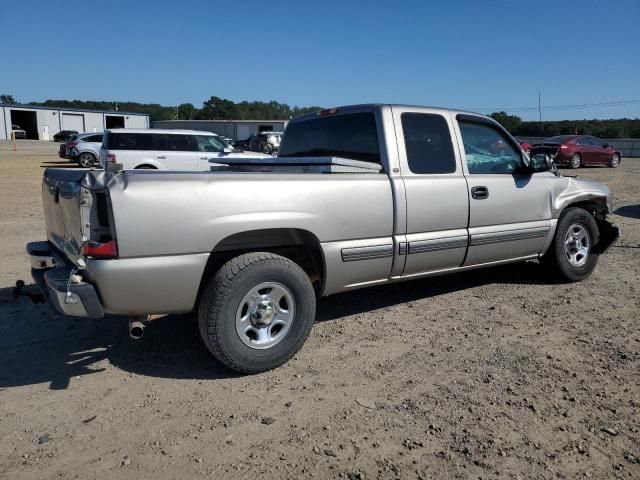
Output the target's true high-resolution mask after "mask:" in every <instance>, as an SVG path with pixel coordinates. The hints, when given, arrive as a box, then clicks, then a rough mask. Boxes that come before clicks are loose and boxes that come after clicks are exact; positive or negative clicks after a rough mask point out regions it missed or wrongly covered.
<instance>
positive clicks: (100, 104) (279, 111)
mask: <svg viewBox="0 0 640 480" xmlns="http://www.w3.org/2000/svg"><path fill="white" fill-rule="evenodd" d="M0 103H17V102H16V101H15V98H14V97H13V96H12V95H4V94H3V95H0ZM26 105H35V106H41V107H62V108H70V109H71V108H82V109H87V110H107V111H122V112H131V113H147V114H149V116H150V117H151V120H152V121H158V120H289V119H291V118H293V117H297V116H299V115H303V114H305V113H309V112H315V111H316V110H320V109H321V107H317V106H313V107H297V106H289V105H287V104H286V103H280V102H276V101H270V102H258V101H253V102H247V101H243V102H238V103H236V102H234V101H232V100H227V99H224V98H220V97H215V96H213V97H211V98H209V99H208V100H206V101H205V102H203V103H202V107H201V108H197V107H196V106H194V105H193V104H191V103H183V104H181V105H176V106H166V105H160V104H158V103H138V102H109V101H96V100H89V101H85V100H45V101H44V102H29V103H27V104H26Z"/></svg>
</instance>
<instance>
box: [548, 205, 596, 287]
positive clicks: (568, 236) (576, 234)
mask: <svg viewBox="0 0 640 480" xmlns="http://www.w3.org/2000/svg"><path fill="white" fill-rule="evenodd" d="M599 240H600V235H599V231H598V224H597V223H596V221H595V219H594V218H593V216H592V215H591V214H590V213H589V212H587V211H586V210H584V209H583V208H578V207H570V208H567V209H566V210H565V211H564V212H562V215H560V218H559V219H558V226H557V227H556V234H555V236H554V237H553V241H552V243H551V246H550V247H549V250H548V251H547V253H545V255H544V256H543V257H542V260H541V263H542V264H543V265H545V266H546V267H547V268H548V269H549V271H550V272H551V273H552V274H553V275H554V276H555V277H556V278H557V279H559V280H561V281H565V282H579V281H581V280H584V279H585V278H587V277H588V276H589V275H591V273H592V272H593V270H594V269H595V268H596V265H597V264H598V254H596V253H593V251H594V247H595V246H596V245H597V244H598V241H599Z"/></svg>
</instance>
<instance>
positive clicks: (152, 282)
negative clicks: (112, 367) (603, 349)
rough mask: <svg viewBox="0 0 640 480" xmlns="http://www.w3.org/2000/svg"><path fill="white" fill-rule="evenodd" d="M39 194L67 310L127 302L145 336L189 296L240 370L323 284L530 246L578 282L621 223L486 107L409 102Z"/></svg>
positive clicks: (446, 265) (46, 284)
mask: <svg viewBox="0 0 640 480" xmlns="http://www.w3.org/2000/svg"><path fill="white" fill-rule="evenodd" d="M497 143H500V144H501V147H502V148H499V149H496V148H494V146H495V145H496V144H497ZM248 162H249V161H248ZM42 195H43V202H44V212H45V218H46V227H47V239H46V240H45V241H40V242H33V243H29V244H28V245H27V251H28V254H29V256H30V259H31V264H32V267H33V268H32V273H33V277H34V279H35V280H36V282H37V283H38V285H40V286H41V288H42V289H43V290H44V292H46V294H47V296H48V298H49V300H50V302H51V304H52V306H53V307H54V308H55V309H56V310H57V311H58V312H61V313H63V314H65V315H70V316H78V317H94V318H99V317H103V316H105V315H111V314H113V315H125V316H129V317H130V318H131V319H132V322H131V323H130V325H131V326H130V328H131V332H132V335H134V334H135V336H140V335H141V332H142V330H141V328H142V326H143V325H144V323H145V322H146V321H150V320H151V319H153V318H156V317H157V316H159V315H166V314H174V313H187V312H192V311H195V312H196V316H197V319H198V325H199V330H200V334H201V336H202V339H203V341H204V343H205V344H206V346H207V347H208V349H209V350H210V351H211V353H212V354H213V355H214V356H215V357H216V358H217V359H218V360H220V361H221V362H222V363H224V364H226V365H227V366H229V367H230V368H232V369H235V370H237V371H240V372H245V373H255V372H260V371H264V370H268V369H272V368H275V367H277V366H279V365H282V364H283V363H285V362H287V361H288V360H289V359H290V358H291V357H292V356H293V355H294V354H295V353H296V352H297V351H298V350H299V349H300V348H301V347H302V345H303V343H304V342H305V340H306V338H307V336H308V335H309V331H310V329H311V327H312V325H313V323H314V318H315V310H316V298H317V297H320V296H326V295H331V294H335V293H338V292H345V291H348V290H353V289H357V288H362V287H369V286H373V285H383V284H388V283H390V282H398V281H404V280H412V279H417V278H424V277H430V276H434V275H441V274H446V273H453V272H460V271H463V270H470V269H475V268H480V267H489V266H493V265H498V264H504V263H508V262H523V261H529V260H537V261H539V262H540V264H541V268H543V267H547V268H548V272H549V276H550V277H549V278H550V280H551V279H552V278H553V279H562V280H564V281H570V282H574V281H580V280H583V279H585V278H587V277H588V276H589V275H590V274H591V272H593V270H594V268H595V267H596V263H597V262H598V257H599V255H600V254H602V253H603V252H605V251H606V250H607V248H608V247H609V246H610V245H611V244H612V243H613V242H615V240H616V239H617V238H618V229H617V227H615V226H614V225H613V224H611V223H610V222H609V221H608V220H607V214H609V213H611V211H612V205H611V193H610V192H609V189H608V188H607V187H606V186H604V185H601V184H599V183H596V182H593V181H590V180H584V179H580V178H578V177H563V176H560V175H559V174H558V172H557V170H556V169H555V168H554V165H553V162H552V160H551V159H550V158H549V157H548V156H546V155H544V154H536V153H535V151H534V152H533V153H532V154H531V155H528V154H527V153H525V152H524V151H523V150H522V149H521V148H520V146H519V144H518V142H517V141H516V140H515V139H514V138H513V137H512V136H511V135H510V134H509V133H508V132H507V131H506V130H505V129H504V128H503V127H502V126H500V125H499V124H498V123H496V122H495V121H494V120H492V119H491V118H488V117H485V116H482V115H478V114H474V113H468V112H463V111H456V110H448V109H439V108H426V107H416V106H404V105H387V104H376V105H356V106H348V107H340V108H332V109H328V110H322V111H319V112H317V113H313V114H309V115H304V116H301V117H298V118H296V119H294V120H292V121H291V122H290V123H289V125H288V126H287V129H286V133H285V135H284V139H283V142H282V146H281V149H280V153H279V157H277V158H274V159H273V161H272V163H271V164H264V162H261V163H260V165H252V164H251V162H249V163H246V164H243V165H232V164H229V165H228V166H226V168H225V167H222V168H220V167H218V168H217V169H216V171H209V172H173V171H149V170H146V171H139V170H137V171H135V170H134V171H127V170H124V171H122V170H120V169H119V168H118V165H107V168H106V170H95V169H94V170H62V169H47V170H46V171H45V172H44V179H43V183H42ZM140 322H142V323H140Z"/></svg>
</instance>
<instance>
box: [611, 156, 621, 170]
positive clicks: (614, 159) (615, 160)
mask: <svg viewBox="0 0 640 480" xmlns="http://www.w3.org/2000/svg"><path fill="white" fill-rule="evenodd" d="M618 165H620V155H618V154H617V153H614V154H613V155H611V159H610V160H609V167H611V168H618Z"/></svg>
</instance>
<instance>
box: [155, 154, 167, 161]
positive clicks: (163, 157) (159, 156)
mask: <svg viewBox="0 0 640 480" xmlns="http://www.w3.org/2000/svg"><path fill="white" fill-rule="evenodd" d="M156 158H159V159H161V160H163V159H165V158H167V157H165V156H164V155H158V156H157V157H156Z"/></svg>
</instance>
